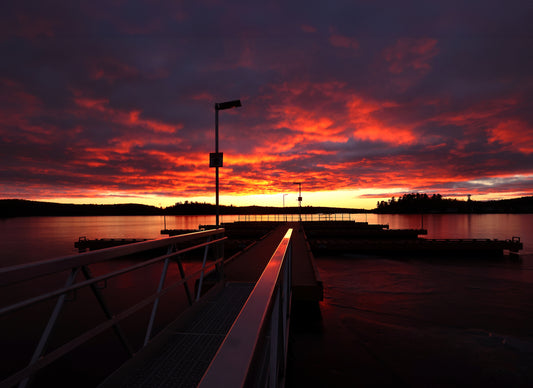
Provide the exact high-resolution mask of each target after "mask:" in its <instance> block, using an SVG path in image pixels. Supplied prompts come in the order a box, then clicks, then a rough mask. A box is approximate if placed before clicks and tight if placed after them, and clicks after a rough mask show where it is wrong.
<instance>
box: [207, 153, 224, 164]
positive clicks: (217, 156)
mask: <svg viewBox="0 0 533 388" xmlns="http://www.w3.org/2000/svg"><path fill="white" fill-rule="evenodd" d="M223 163H224V153H223V152H211V153H210V154H209V167H222V165H223Z"/></svg>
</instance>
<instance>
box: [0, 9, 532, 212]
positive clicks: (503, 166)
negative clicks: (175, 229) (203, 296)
mask: <svg viewBox="0 0 533 388" xmlns="http://www.w3.org/2000/svg"><path fill="white" fill-rule="evenodd" d="M532 20H533V3H532V2H531V0H524V1H520V0H517V1H515V0H510V1H491V0H483V1H478V0H469V1H465V0H446V1H428V0H421V1H397V0H388V1H379V0H378V1H371V0H359V1H357V0H352V1H337V0H330V1H321V2H318V1H316V2H315V1H309V0H306V1H268V0H265V1H261V2H256V1H250V0H249V1H231V0H230V1H228V0H197V1H179V0H174V1H170V0H136V1H127V0H105V1H99V0H91V1H48V0H38V1H37V0H29V1H4V2H2V5H0V29H1V30H0V47H1V60H0V162H1V163H0V198H24V199H32V200H44V201H54V202H70V203H145V204H150V205H155V206H160V205H161V206H169V205H172V204H174V203H175V202H178V201H185V200H189V201H191V200H192V201H201V202H204V201H205V202H211V203H214V200H215V197H214V191H215V179H214V177H215V171H214V169H213V168H209V153H210V152H213V151H214V148H215V138H214V126H215V111H214V104H215V103H216V102H223V101H227V100H234V99H240V100H241V101H242V107H241V108H237V109H232V110H224V111H221V112H220V127H219V128H220V142H219V144H220V150H221V151H222V152H224V167H223V168H222V169H221V170H220V174H221V175H220V182H221V186H220V190H221V203H222V204H226V205H229V204H233V205H252V204H255V205H272V206H281V205H282V203H283V198H284V197H283V194H284V193H286V194H288V195H287V196H286V197H285V204H286V206H296V205H297V196H298V194H297V189H298V187H297V186H296V185H294V184H293V182H295V181H300V182H302V195H303V202H302V205H303V206H307V205H311V206H338V207H365V208H374V207H375V206H376V202H377V201H378V200H381V199H388V198H390V197H391V196H396V197H398V196H401V195H402V194H404V193H407V192H424V193H428V194H433V193H440V194H442V195H443V196H445V197H457V198H465V196H466V194H472V198H473V199H477V200H485V199H500V198H510V197H519V196H526V195H533V103H532V101H533V24H532Z"/></svg>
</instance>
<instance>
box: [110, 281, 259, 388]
mask: <svg viewBox="0 0 533 388" xmlns="http://www.w3.org/2000/svg"><path fill="white" fill-rule="evenodd" d="M253 287H254V284H253V283H228V284H227V285H226V286H225V287H224V288H223V289H222V290H221V291H220V292H219V293H217V294H215V295H212V296H210V297H208V299H207V301H206V303H205V304H203V306H202V308H201V309H200V310H199V311H198V312H197V313H196V314H194V315H193V317H192V319H190V320H186V322H185V323H184V324H180V325H171V327H170V328H169V330H167V331H166V332H165V334H164V335H162V336H161V337H160V338H158V339H157V340H155V341H154V344H151V345H149V346H148V347H146V348H145V349H143V350H142V351H141V352H139V354H137V355H136V356H135V357H134V358H133V359H131V360H130V361H128V362H127V363H125V364H124V365H123V366H122V367H121V368H119V369H118V370H117V371H116V372H115V373H113V374H112V375H111V376H110V377H108V378H107V379H106V380H105V381H104V382H103V383H102V384H101V385H100V387H158V388H159V387H161V388H163V387H196V386H197V385H198V383H199V382H200V379H201V378H202V376H203V374H204V373H205V371H206V370H207V367H208V366H209V364H210V362H211V360H212V359H213V357H214V355H215V354H216V352H217V350H218V348H219V347H220V344H221V343H222V341H223V340H224V337H225V336H226V334H227V333H228V331H229V329H230V328H231V326H232V324H233V322H234V321H235V319H236V318H237V315H238V314H239V312H240V310H241V309H242V307H243V305H244V303H245V302H246V299H247V298H248V296H249V295H250V293H251V291H252V290H253ZM173 326H174V327H173Z"/></svg>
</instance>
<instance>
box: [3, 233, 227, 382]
mask: <svg viewBox="0 0 533 388" xmlns="http://www.w3.org/2000/svg"><path fill="white" fill-rule="evenodd" d="M225 239H226V237H224V229H222V228H220V229H216V230H208V231H200V232H195V233H189V234H184V235H180V236H174V237H168V238H160V239H155V240H149V241H144V242H139V243H133V244H128V245H123V246H118V247H113V248H106V249H102V250H98V251H91V252H86V253H81V254H77V255H71V256H66V257H61V258H57V259H52V260H47V261H42V262H36V263H29V264H24V265H18V266H12V267H5V268H0V287H2V288H3V289H4V290H6V287H9V286H13V285H17V284H19V283H20V284H24V283H22V282H28V281H31V282H32V283H33V282H34V281H35V280H36V279H39V278H43V277H46V276H48V275H54V276H58V275H59V274H64V273H65V272H67V276H66V280H65V283H64V286H59V288H55V289H52V290H46V291H45V292H43V291H42V290H35V292H36V294H37V295H35V294H34V295H33V296H31V297H28V298H26V299H24V300H21V301H18V302H16V303H13V304H11V305H8V306H5V307H1V308H0V318H8V317H7V315H8V314H13V313H16V312H18V311H19V310H22V309H26V308H29V307H30V306H34V305H36V304H39V303H41V302H45V301H49V300H55V306H54V307H53V309H52V312H51V314H50V317H49V319H48V323H47V324H46V327H45V329H44V331H43V333H42V335H41V337H40V340H39V341H38V343H37V345H36V347H35V349H34V351H33V355H32V357H31V360H30V361H29V364H28V365H27V366H26V367H24V368H22V369H19V370H18V372H16V373H14V374H12V375H11V376H9V377H7V378H5V379H3V380H2V381H0V387H11V386H13V385H16V384H19V387H25V386H27V385H28V383H29V381H30V378H31V377H32V376H33V375H34V374H35V373H36V372H38V371H39V370H41V369H43V368H45V367H46V366H47V365H49V364H50V363H52V362H54V361H55V360H57V359H59V358H60V357H62V356H64V355H65V354H67V353H69V352H71V351H72V350H74V349H76V348H78V347H79V346H81V345H82V344H84V343H86V342H87V341H89V340H90V339H92V338H94V337H95V336H97V335H99V334H100V333H103V332H104V331H107V330H109V329H111V328H112V329H113V331H114V332H115V334H116V335H117V336H118V338H119V340H120V342H121V343H122V345H123V346H124V348H125V350H126V351H127V352H128V353H129V354H130V356H131V355H133V353H134V352H135V350H134V349H133V347H132V346H131V344H130V342H129V341H128V339H127V338H126V335H125V334H124V331H123V330H122V328H121V326H120V322H121V321H122V320H124V319H125V318H127V317H130V316H132V314H134V313H136V312H138V311H139V310H141V309H143V308H148V309H149V308H150V306H151V313H150V318H149V320H148V325H147V327H146V332H145V334H144V341H143V345H142V346H141V347H144V346H145V345H146V344H147V343H148V342H149V341H150V338H152V334H153V330H154V321H155V319H156V315H157V312H158V306H159V301H160V298H161V297H162V296H163V295H165V294H167V293H169V291H171V290H174V289H176V287H179V286H180V285H183V287H184V291H185V293H186V296H187V300H188V303H189V304H192V303H193V296H192V295H191V292H190V290H189V287H188V284H187V282H188V281H189V280H197V285H198V289H197V293H196V296H195V299H196V300H198V299H199V298H200V296H201V294H202V283H203V279H204V274H205V273H206V272H207V271H217V272H218V275H219V276H218V278H219V279H221V278H222V276H223V268H222V265H223V244H221V243H222V241H223V240H225ZM178 245H179V246H180V248H178ZM213 245H214V248H215V249H213V251H214V252H215V254H214V258H213V260H212V261H209V262H208V261H207V257H208V249H209V247H210V246H213ZM184 246H185V247H184ZM199 248H204V252H203V260H202V265H201V269H199V270H197V271H195V272H193V273H191V274H188V275H186V274H185V272H184V268H183V265H182V261H181V260H180V255H183V254H184V253H186V252H191V251H193V250H196V249H199ZM165 249H166V253H165V254H163V255H160V256H157V257H153V256H154V254H153V252H154V250H163V251H164V250H165ZM147 252H152V253H151V256H150V258H148V259H143V260H142V261H136V262H134V264H133V265H128V266H127V267H124V268H119V269H115V270H112V269H109V271H108V272H106V273H103V274H100V275H99V276H93V275H92V273H91V271H90V268H89V266H90V265H93V264H95V265H97V264H99V263H103V262H107V261H109V260H114V259H119V258H123V257H128V256H130V255H139V254H143V253H145V254H147ZM171 262H176V264H177V265H178V267H179V273H180V277H181V278H180V279H179V280H178V281H174V282H170V284H168V283H169V281H168V277H167V273H168V269H169V265H170V263H171ZM161 263H162V270H161V274H160V277H159V283H158V286H157V290H156V292H155V293H152V294H151V295H148V296H145V297H144V299H142V300H141V301H138V302H137V303H135V304H133V305H132V306H130V307H128V308H126V309H124V310H122V311H120V312H112V311H111V310H110V308H109V305H108V304H107V302H106V300H105V299H104V296H103V293H102V292H101V286H100V285H101V284H102V283H103V284H104V287H105V285H106V284H107V281H108V280H109V279H112V278H115V277H118V276H120V275H124V274H129V273H130V272H132V271H135V270H139V269H146V267H148V266H152V265H159V266H161ZM128 264H131V263H130V262H128ZM79 274H82V275H83V278H84V279H81V280H78V281H77V278H78V275H79ZM32 283H30V284H28V286H27V287H25V289H31V288H32V287H34V286H32ZM82 288H90V289H91V291H92V293H93V294H94V296H95V297H96V299H97V300H98V304H99V306H100V307H101V309H102V311H103V312H104V314H105V316H106V318H107V320H105V321H104V322H102V323H99V324H97V325H96V326H95V327H93V328H92V329H90V330H88V331H85V332H84V333H83V334H81V335H79V336H77V337H75V338H74V339H71V340H70V341H68V342H66V343H64V344H62V345H60V346H57V347H55V349H54V350H52V351H50V352H48V353H46V348H47V345H48V343H49V340H50V337H51V334H52V332H53V331H54V328H55V327H56V326H57V322H58V318H59V315H60V313H61V311H62V310H63V307H64V305H65V303H66V302H68V301H69V299H68V298H69V297H70V296H72V295H73V294H74V295H75V293H76V292H78V290H80V289H82ZM26 291H27V290H26ZM70 301H71V302H72V300H70ZM137 350H138V349H137Z"/></svg>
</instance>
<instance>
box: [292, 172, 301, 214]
mask: <svg viewBox="0 0 533 388" xmlns="http://www.w3.org/2000/svg"><path fill="white" fill-rule="evenodd" d="M292 183H293V184H294V185H298V208H299V211H300V222H302V182H292Z"/></svg>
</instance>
